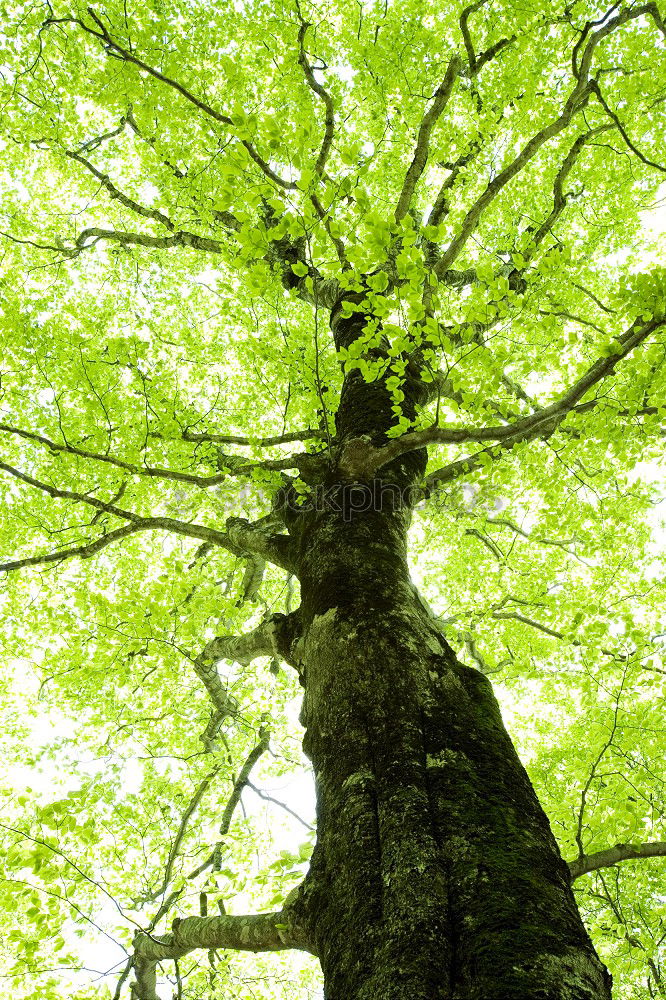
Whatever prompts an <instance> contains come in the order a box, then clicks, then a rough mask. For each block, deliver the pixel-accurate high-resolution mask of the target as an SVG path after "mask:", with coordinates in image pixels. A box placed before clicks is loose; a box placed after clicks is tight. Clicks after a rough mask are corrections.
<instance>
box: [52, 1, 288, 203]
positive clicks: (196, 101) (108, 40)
mask: <svg viewBox="0 0 666 1000" xmlns="http://www.w3.org/2000/svg"><path fill="white" fill-rule="evenodd" d="M88 14H89V15H90V17H91V18H92V20H93V21H94V22H95V25H96V26H97V30H95V28H93V27H91V26H90V25H89V24H86V23H85V22H84V21H82V20H80V19H79V18H75V17H69V18H48V19H47V20H46V21H45V22H44V24H45V26H48V25H49V24H61V23H72V24H77V25H78V26H79V27H80V28H82V29H83V30H84V31H85V32H86V33H87V34H89V35H92V36H93V37H94V38H97V39H99V40H100V41H101V42H103V43H104V46H105V49H106V51H107V52H108V53H109V55H113V56H115V57H116V58H118V59H122V61H123V62H127V63H131V64H133V65H134V66H137V67H138V68H139V69H141V70H143V71H144V72H145V73H148V74H149V75H150V76H152V77H154V79H156V80H159V81H160V83H164V84H166V85H167V86H168V87H172V88H173V89H174V90H175V91H177V92H178V93H179V94H181V96H182V97H184V98H185V100H186V101H189V102H190V104H193V105H194V106H195V107H196V108H198V109H199V110H200V111H203V113H204V114H205V115H208V117H210V118H212V119H213V120H214V121H216V122H219V123H220V124H222V125H227V126H233V124H234V122H233V119H232V118H230V117H229V116H228V115H225V114H222V112H220V111H217V110H216V108H213V107H212V106H211V105H210V104H208V103H207V102H206V101H202V100H201V99H200V98H198V97H196V95H195V94H193V93H192V92H191V91H190V90H188V89H187V88H186V87H184V86H183V85H182V84H181V83H179V82H178V81H177V80H174V79H173V78H172V77H170V76H166V74H164V73H161V72H160V71H159V70H158V69H155V67H154V66H151V65H149V63H147V62H144V60H143V59H140V58H139V57H138V56H136V55H135V54H134V53H133V52H130V51H129V49H126V48H124V46H122V45H121V44H120V43H119V42H117V41H116V40H115V39H114V38H113V36H112V35H111V34H110V33H109V31H108V29H107V27H106V26H105V24H104V23H103V22H102V21H101V19H100V18H99V17H98V16H97V14H96V13H95V11H94V10H93V9H92V8H91V7H88ZM241 143H242V145H243V146H244V147H245V149H246V150H247V152H248V153H249V155H250V156H251V158H252V159H253V160H254V162H255V163H256V164H257V166H258V167H259V168H260V170H261V171H262V172H263V173H264V174H265V175H266V177H268V179H269V180H271V181H273V183H274V184H277V185H278V186H279V187H281V188H284V189H285V190H296V188H297V185H296V184H295V183H293V182H292V181H286V180H284V178H282V177H280V176H279V174H277V173H276V172H275V171H274V170H273V169H272V168H271V166H270V165H269V164H268V163H267V162H266V160H264V158H263V157H262V156H260V154H259V153H258V152H257V150H256V148H255V147H254V145H253V144H252V143H251V142H250V141H249V140H248V139H241Z"/></svg>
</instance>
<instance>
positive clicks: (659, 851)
mask: <svg viewBox="0 0 666 1000" xmlns="http://www.w3.org/2000/svg"><path fill="white" fill-rule="evenodd" d="M663 857H666V841H663V840H661V841H659V840H658V841H654V842H653V843H648V844H616V845H615V847H608V848H606V850H605V851H597V852H596V853H595V854H583V855H582V856H581V857H580V858H576V859H575V860H574V861H568V862H567V864H568V865H569V871H570V873H571V881H572V882H573V881H574V879H577V878H580V876H581V875H586V874H587V873H588V872H594V871H597V870H598V869H599V868H608V867H610V866H611V865H616V864H618V862H620V861H636V860H640V859H641V858H663Z"/></svg>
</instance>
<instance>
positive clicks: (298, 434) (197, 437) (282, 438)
mask: <svg viewBox="0 0 666 1000" xmlns="http://www.w3.org/2000/svg"><path fill="white" fill-rule="evenodd" d="M182 436H183V440H184V441H197V442H198V441H212V442H214V443H216V444H240V445H253V446H255V447H259V448H269V447H272V446H273V445H278V444H290V443H291V442H292V441H310V440H313V439H318V440H322V439H323V438H324V437H325V436H326V435H325V434H324V432H323V431H321V430H317V429H316V428H311V427H308V428H306V429H305V430H303V431H289V432H288V433H287V434H276V435H274V436H273V437H264V438H250V437H245V436H242V435H240V434H194V433H192V432H191V431H183V435H182Z"/></svg>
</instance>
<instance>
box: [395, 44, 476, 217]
mask: <svg viewBox="0 0 666 1000" xmlns="http://www.w3.org/2000/svg"><path fill="white" fill-rule="evenodd" d="M460 66H461V60H460V57H459V56H458V55H453V56H451V59H450V60H449V65H448V67H447V69H446V74H445V76H444V79H443V80H442V82H441V84H440V85H439V87H438V88H437V90H436V91H435V95H434V98H433V101H432V104H431V105H430V107H429V108H428V110H427V111H426V113H425V115H424V116H423V120H422V122H421V125H420V127H419V133H418V137H417V140H416V147H415V149H414V157H413V159H412V162H411V163H410V165H409V169H408V171H407V173H406V174H405V180H404V182H403V185H402V191H401V192H400V197H399V198H398V204H397V205H396V209H395V221H396V222H400V220H401V219H403V218H404V217H405V215H406V214H407V212H408V211H409V206H410V205H411V201H412V197H413V195H414V189H415V188H416V185H417V183H418V180H419V178H420V176H421V174H422V173H423V171H424V169H425V166H426V163H427V162H428V152H429V149H430V136H431V134H432V130H433V128H434V127H435V125H436V123H437V120H438V118H439V117H440V115H441V114H442V112H443V111H444V109H445V107H446V105H447V104H448V102H449V98H450V97H451V93H452V91H453V86H454V84H455V82H456V77H457V76H458V73H459V71H460Z"/></svg>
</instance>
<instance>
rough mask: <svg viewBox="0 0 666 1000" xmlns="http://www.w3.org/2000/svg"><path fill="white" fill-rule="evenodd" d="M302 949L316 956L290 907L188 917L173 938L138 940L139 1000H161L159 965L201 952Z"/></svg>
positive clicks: (142, 936)
mask: <svg viewBox="0 0 666 1000" xmlns="http://www.w3.org/2000/svg"><path fill="white" fill-rule="evenodd" d="M288 948H298V949H300V950H301V951H309V952H312V953H313V954H314V951H313V947H312V945H311V944H310V943H309V942H308V941H307V939H306V937H305V935H304V933H303V932H302V931H301V929H300V928H299V927H298V926H297V925H296V924H295V923H294V921H293V917H292V915H291V913H290V911H289V908H288V907H285V908H284V909H283V910H280V911H279V912H277V913H259V914H255V915H252V916H238V917H232V916H227V915H224V916H219V917H185V918H184V919H183V920H176V921H174V925H173V930H172V931H171V933H170V934H164V935H162V936H160V937H156V936H153V935H149V934H145V933H140V934H137V935H136V937H135V938H134V968H135V976H136V985H135V995H136V997H137V1000H158V994H157V991H156V978H157V977H156V964H157V962H160V961H162V960H164V959H175V958H180V957H182V956H183V955H187V954H188V953H189V952H191V951H195V950H197V949H208V950H210V949H216V950H218V949H219V950H225V949H226V950H231V951H253V952H258V951H285V950H287V949H288Z"/></svg>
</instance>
